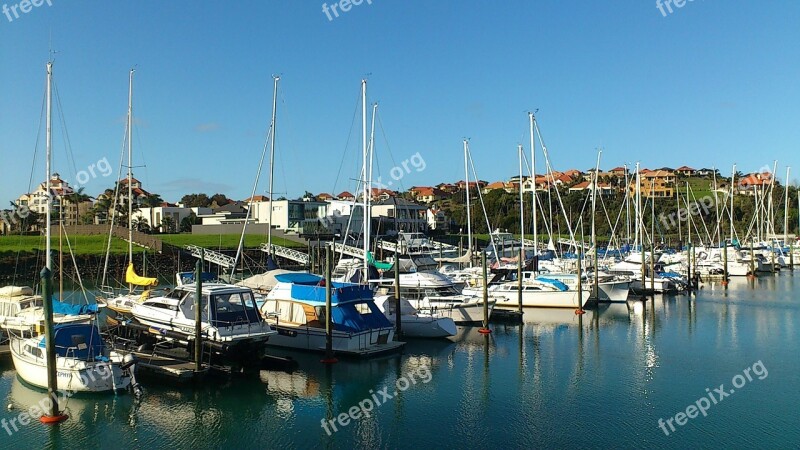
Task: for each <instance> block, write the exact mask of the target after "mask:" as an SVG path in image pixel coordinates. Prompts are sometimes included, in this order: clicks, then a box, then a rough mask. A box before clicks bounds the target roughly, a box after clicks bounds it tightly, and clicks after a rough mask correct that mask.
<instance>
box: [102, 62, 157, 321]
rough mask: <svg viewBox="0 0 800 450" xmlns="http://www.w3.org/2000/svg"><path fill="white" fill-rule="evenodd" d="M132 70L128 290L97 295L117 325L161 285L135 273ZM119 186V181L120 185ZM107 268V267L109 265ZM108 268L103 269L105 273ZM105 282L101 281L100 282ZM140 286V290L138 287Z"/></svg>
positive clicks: (130, 82)
mask: <svg viewBox="0 0 800 450" xmlns="http://www.w3.org/2000/svg"><path fill="white" fill-rule="evenodd" d="M133 73H134V70H133V69H131V71H130V73H129V76H128V115H127V129H126V135H127V144H128V178H127V184H128V193H127V194H128V195H127V200H128V268H127V270H126V271H125V282H126V283H127V284H128V290H127V291H123V292H117V293H114V292H113V290H111V289H108V288H103V289H102V290H103V291H104V292H103V295H102V296H101V297H98V301H100V302H103V303H105V305H106V307H107V308H108V309H109V311H110V313H109V314H108V316H107V320H108V322H109V324H112V325H115V324H117V323H118V322H119V320H125V319H130V318H131V317H132V316H131V310H132V309H133V307H134V306H135V305H136V304H138V303H141V302H142V301H144V300H145V299H147V298H148V297H149V296H150V294H151V291H150V289H151V288H152V287H155V286H156V285H158V279H156V278H148V277H142V276H139V275H137V274H136V271H135V269H134V266H133V188H132V186H133V174H132V173H131V168H132V167H133V139H132V135H133ZM117 188H119V184H117ZM116 201H117V196H116V192H115V193H114V199H113V202H115V203H116ZM115 216H116V215H114V216H112V222H111V226H112V228H113V226H114V222H113V220H114V217H115ZM106 268H107V266H106ZM106 273H107V271H104V274H103V276H104V277H105V274H106ZM101 284H102V283H101ZM137 289H138V290H137Z"/></svg>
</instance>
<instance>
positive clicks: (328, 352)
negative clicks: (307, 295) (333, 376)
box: [321, 246, 339, 364]
mask: <svg viewBox="0 0 800 450" xmlns="http://www.w3.org/2000/svg"><path fill="white" fill-rule="evenodd" d="M332 262H333V250H332V249H331V247H330V246H326V247H325V262H324V263H325V357H324V358H323V359H322V361H321V362H322V363H324V364H335V363H337V362H339V360H338V359H336V357H335V356H333V319H332V318H331V309H332V307H331V302H332V291H331V263H332Z"/></svg>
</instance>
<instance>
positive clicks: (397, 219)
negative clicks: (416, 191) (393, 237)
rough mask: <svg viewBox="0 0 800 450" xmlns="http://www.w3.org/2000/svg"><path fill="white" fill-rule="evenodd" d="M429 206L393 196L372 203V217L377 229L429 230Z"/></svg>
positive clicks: (385, 230)
mask: <svg viewBox="0 0 800 450" xmlns="http://www.w3.org/2000/svg"><path fill="white" fill-rule="evenodd" d="M427 210H428V208H427V207H425V206H422V205H419V204H417V203H414V202H411V201H408V200H406V199H403V198H399V197H391V198H389V199H386V200H384V201H381V202H380V203H376V204H373V205H372V219H373V222H375V221H377V224H376V226H377V228H375V229H376V230H380V231H381V232H387V231H395V232H399V231H419V232H425V231H427V230H428V217H427Z"/></svg>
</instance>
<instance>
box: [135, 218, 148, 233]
mask: <svg viewBox="0 0 800 450" xmlns="http://www.w3.org/2000/svg"><path fill="white" fill-rule="evenodd" d="M133 229H134V230H136V231H141V232H142V233H149V232H150V223H149V222H148V221H147V219H145V218H144V217H142V216H137V217H135V218H134V219H133Z"/></svg>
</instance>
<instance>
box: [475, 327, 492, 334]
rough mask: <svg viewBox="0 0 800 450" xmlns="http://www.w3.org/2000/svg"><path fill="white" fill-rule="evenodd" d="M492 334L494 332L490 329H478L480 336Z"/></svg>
mask: <svg viewBox="0 0 800 450" xmlns="http://www.w3.org/2000/svg"><path fill="white" fill-rule="evenodd" d="M491 332H492V330H490V329H488V328H479V329H478V333H480V334H489V333H491Z"/></svg>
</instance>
